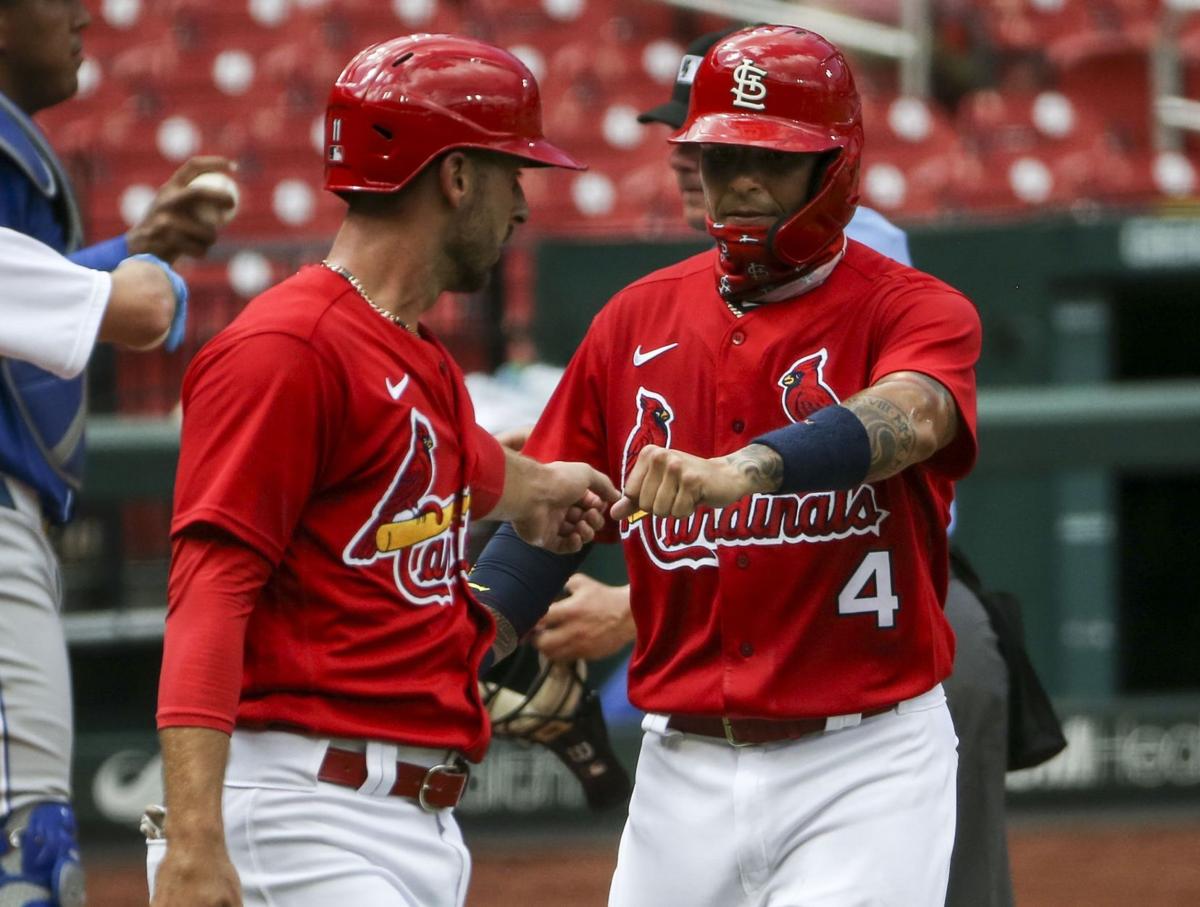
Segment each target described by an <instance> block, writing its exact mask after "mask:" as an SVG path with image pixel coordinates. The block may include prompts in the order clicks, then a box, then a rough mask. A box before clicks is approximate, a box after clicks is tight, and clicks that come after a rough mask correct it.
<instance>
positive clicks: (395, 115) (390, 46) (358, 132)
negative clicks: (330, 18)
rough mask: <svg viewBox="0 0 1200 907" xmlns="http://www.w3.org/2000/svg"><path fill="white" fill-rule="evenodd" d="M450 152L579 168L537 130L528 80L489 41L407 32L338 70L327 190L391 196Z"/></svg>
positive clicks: (328, 122) (533, 90) (330, 112)
mask: <svg viewBox="0 0 1200 907" xmlns="http://www.w3.org/2000/svg"><path fill="white" fill-rule="evenodd" d="M451 148H487V149H490V150H492V151H499V152H503V153H504V154H511V155H512V156H514V157H518V158H521V159H522V160H524V161H528V162H529V163H530V164H531V165H533V166H547V167H568V168H570V169H572V170H582V169H584V167H583V165H582V164H580V163H579V162H578V161H576V160H575V159H574V158H572V157H571V156H570V155H569V154H567V153H566V152H565V151H563V150H562V149H560V148H556V147H555V146H554V145H552V144H550V143H549V142H547V141H546V139H545V138H544V137H543V136H542V104H541V98H540V96H539V94H538V87H537V82H536V81H535V80H534V78H533V74H532V73H531V72H530V71H529V70H528V69H527V68H526V66H525V64H524V63H522V62H521V61H520V60H518V59H517V58H516V57H514V56H513V55H512V54H510V53H508V52H507V51H503V50H501V49H500V48H498V47H492V46H491V45H490V44H484V43H483V42H482V41H474V40H472V39H470V38H459V37H455V36H453V35H409V36H406V37H403V38H393V39H392V40H390V41H384V42H383V43H382V44H375V45H373V46H371V47H368V48H367V49H366V50H363V51H361V52H360V53H359V54H358V55H357V56H355V58H354V59H353V60H351V61H350V62H349V64H347V66H346V68H345V69H344V70H342V74H341V75H340V76H338V79H337V81H336V82H335V83H334V85H333V90H332V91H330V93H329V105H328V107H327V108H326V112H325V188H326V189H328V190H330V191H331V192H395V191H397V190H398V189H400V188H401V187H403V186H404V185H405V183H407V182H408V181H409V180H410V179H412V178H413V176H415V175H416V174H417V173H419V172H420V171H421V169H422V168H424V166H425V165H426V164H428V163H429V162H430V161H431V160H432V159H433V158H434V157H436V156H437V155H438V154H440V153H441V152H443V151H447V150H449V149H451Z"/></svg>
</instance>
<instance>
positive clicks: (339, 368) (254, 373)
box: [172, 267, 504, 759]
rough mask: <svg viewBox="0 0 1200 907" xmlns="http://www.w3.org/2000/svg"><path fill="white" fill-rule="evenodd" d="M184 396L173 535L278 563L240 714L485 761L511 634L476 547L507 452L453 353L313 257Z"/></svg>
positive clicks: (254, 635) (227, 334)
mask: <svg viewBox="0 0 1200 907" xmlns="http://www.w3.org/2000/svg"><path fill="white" fill-rule="evenodd" d="M183 400H184V423H183V439H182V446H181V450H180V458H179V474H178V480H177V483H176V491H175V516H174V521H173V524H172V532H173V534H176V535H177V534H179V533H181V532H184V531H185V530H187V529H188V528H189V527H193V526H196V525H197V524H212V525H215V526H217V527H220V528H221V529H223V530H225V531H226V532H229V533H231V534H232V535H234V536H235V537H237V538H238V539H239V540H241V541H242V542H244V543H245V544H247V545H249V546H251V547H252V548H253V549H255V550H256V551H258V552H259V553H260V554H261V555H262V556H263V557H264V558H266V559H267V560H268V561H269V562H270V563H271V564H272V565H273V566H274V570H273V572H272V574H271V576H270V579H269V580H268V581H267V583H266V585H265V586H264V587H263V588H262V590H261V594H260V595H259V597H258V600H257V601H256V602H254V606H253V610H252V612H251V614H250V618H249V622H248V624H247V629H246V637H245V644H244V655H245V662H244V671H243V678H242V687H241V698H240V702H239V705H238V713H237V723H238V724H239V725H243V726H251V727H266V726H289V727H294V728H297V729H301V730H305V731H309V732H313V733H318V734H323V735H331V736H342V737H367V738H373V739H382V740H392V741H397V742H403V743H409V744H415V745H419V746H429V747H448V748H449V747H452V748H455V749H459V750H462V751H464V752H465V753H466V754H467V755H468V756H470V757H471V758H474V759H478V758H480V757H481V756H482V754H483V751H484V749H485V748H486V745H487V741H488V735H489V733H490V729H489V723H488V720H487V717H486V713H485V711H484V709H483V706H482V703H481V701H480V699H479V696H478V692H477V689H476V682H475V681H476V672H477V669H478V665H479V662H480V660H481V659H482V657H483V654H484V652H485V651H486V650H487V648H488V647H489V646H490V644H491V640H492V636H493V632H494V627H493V624H492V621H491V618H490V617H489V616H488V615H487V613H486V611H485V610H484V609H483V608H482V607H481V606H480V605H479V604H478V603H477V602H476V601H475V600H474V598H473V597H472V596H471V595H470V594H469V592H468V589H467V584H466V579H465V573H464V569H463V568H464V563H465V561H464V550H463V546H464V540H465V534H466V527H467V519H468V513H469V510H470V509H471V487H472V485H474V487H475V489H476V498H477V503H476V508H475V509H476V510H477V512H478V511H479V510H482V511H484V512H486V510H488V509H490V507H491V506H492V505H493V504H494V503H495V500H496V498H497V496H498V494H499V492H500V489H501V487H502V485H503V475H504V454H503V452H502V450H501V449H500V447H499V446H498V445H497V444H496V442H495V441H494V439H492V438H491V436H490V435H487V434H486V433H485V432H483V430H482V429H480V428H479V427H478V426H477V425H476V424H475V419H474V412H473V410H472V408H471V404H470V400H469V398H468V396H467V392H466V388H465V386H464V384H463V380H462V374H461V372H460V371H459V369H458V367H457V366H456V365H455V363H454V361H453V360H452V359H451V357H450V356H449V354H448V353H447V352H446V351H445V349H444V348H443V347H442V346H441V344H439V343H438V342H437V341H436V340H435V339H434V338H433V337H432V336H431V335H429V334H428V333H427V332H425V331H424V330H422V334H421V336H420V337H416V336H414V335H412V334H410V333H409V332H408V331H406V330H405V329H404V328H402V327H400V326H398V325H394V324H389V323H388V322H387V321H386V320H385V319H383V318H382V317H381V316H380V315H379V313H377V312H375V311H373V310H372V309H371V308H370V307H369V306H368V305H367V303H366V302H365V301H364V300H363V299H362V298H361V297H360V296H359V295H358V294H357V293H356V292H355V290H354V289H353V288H352V287H351V286H350V285H349V283H347V282H346V281H345V280H344V279H343V278H341V277H340V276H338V275H336V274H334V273H333V272H331V271H329V270H327V269H325V268H320V267H309V268H305V269H303V270H301V271H300V272H299V273H298V274H297V275H295V276H293V277H292V278H290V279H288V280H286V281H284V282H283V283H281V284H280V285H278V286H277V287H275V288H273V289H271V290H269V291H268V292H266V293H264V294H263V295H262V296H260V297H258V298H257V299H255V300H254V301H252V302H251V303H250V304H249V306H247V308H246V309H245V311H244V312H243V313H242V314H241V315H239V316H238V318H237V319H236V320H235V321H234V322H233V324H232V325H231V326H230V327H228V328H227V329H225V330H224V331H222V332H221V333H220V334H219V335H218V336H217V337H216V339H214V340H213V341H212V342H211V343H210V344H208V345H207V346H206V347H205V348H204V349H203V350H202V351H201V352H200V354H199V355H198V356H197V357H196V359H195V360H194V361H193V363H192V365H191V367H190V368H189V369H188V373H187V376H186V378H185V381H184V389H183ZM481 502H482V506H480V504H481Z"/></svg>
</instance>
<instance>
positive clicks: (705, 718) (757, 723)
mask: <svg viewBox="0 0 1200 907" xmlns="http://www.w3.org/2000/svg"><path fill="white" fill-rule="evenodd" d="M894 708H895V706H894V705H885V706H880V707H879V708H874V709H867V710H866V711H864V712H862V713H861V714H862V717H863V718H871V717H873V716H875V715H882V714H884V713H885V712H890V711H892V710H893V709H894ZM828 720H829V719H828V718H783V719H778V720H777V719H774V718H719V717H716V716H713V715H672V716H671V717H670V718H668V719H667V727H668V728H670V729H671V730H673V731H679V732H680V733H681V734H696V735H697V736H700V737H715V738H716V739H718V740H725V741H727V742H728V743H731V744H732V745H734V746H750V745H752V744H756V743H778V742H779V741H780V740H799V739H800V738H801V737H810V736H812V735H813V734H821V733H824V731H825V727H826V723H827V722H828Z"/></svg>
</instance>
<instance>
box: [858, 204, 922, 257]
mask: <svg viewBox="0 0 1200 907" xmlns="http://www.w3.org/2000/svg"><path fill="white" fill-rule="evenodd" d="M846 235H847V236H849V237H850V238H851V239H853V240H857V241H858V242H860V243H862V244H863V245H864V246H869V247H870V248H872V249H874V250H875V251H876V252H878V253H879V254H880V255H886V256H887V257H888V258H890V259H892V260H893V261H898V262H900V264H902V265H908V266H909V267H910V268H911V267H912V256H911V255H909V253H908V234H907V233H905V232H904V231H903V230H901V229H900V228H899V227H897V226H896V225H895V224H893V223H892V222H891V221H890V220H888V219H887V218H886V217H884V216H883V215H882V214H880V213H879V212H878V211H876V210H874V209H873V208H865V207H863V206H862V205H859V206H858V208H856V209H855V211H854V217H853V218H851V220H850V223H849V224H847V225H846Z"/></svg>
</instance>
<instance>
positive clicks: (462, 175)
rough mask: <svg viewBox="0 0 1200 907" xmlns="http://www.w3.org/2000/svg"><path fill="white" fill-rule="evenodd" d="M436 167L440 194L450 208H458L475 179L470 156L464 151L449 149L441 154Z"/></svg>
mask: <svg viewBox="0 0 1200 907" xmlns="http://www.w3.org/2000/svg"><path fill="white" fill-rule="evenodd" d="M437 168H438V169H437V174H438V185H439V186H440V187H441V190H442V196H443V197H444V198H445V199H446V202H447V204H449V205H450V207H451V208H458V207H459V206H460V205H462V203H463V199H465V198H466V197H467V194H468V193H469V192H470V191H471V188H472V183H473V182H474V179H475V167H474V166H473V162H472V160H471V158H470V157H469V156H468V155H467V154H466V153H465V152H462V151H451V152H449V153H448V154H445V155H443V156H442V159H441V160H440V161H439V162H438V164H437Z"/></svg>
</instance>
